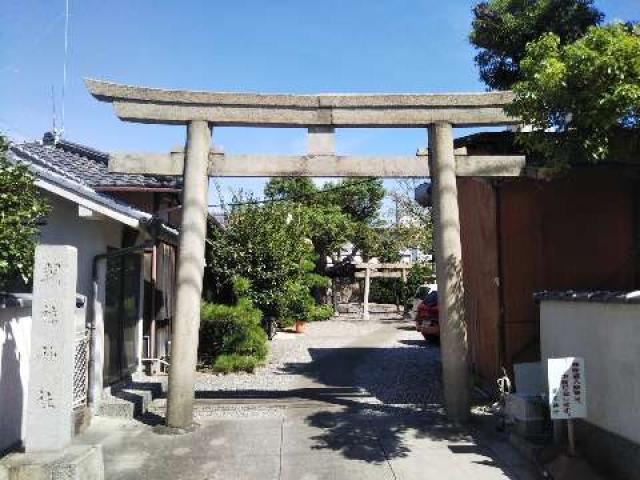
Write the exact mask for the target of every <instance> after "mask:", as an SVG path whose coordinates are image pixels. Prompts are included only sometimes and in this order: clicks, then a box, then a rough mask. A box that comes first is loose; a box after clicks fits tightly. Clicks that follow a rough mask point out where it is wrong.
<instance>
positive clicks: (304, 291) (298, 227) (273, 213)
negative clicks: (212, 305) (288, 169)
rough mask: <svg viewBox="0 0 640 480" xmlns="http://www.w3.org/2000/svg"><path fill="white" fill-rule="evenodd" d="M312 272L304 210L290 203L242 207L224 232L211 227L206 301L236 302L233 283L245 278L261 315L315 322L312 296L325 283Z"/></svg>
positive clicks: (307, 223) (233, 212) (312, 256)
mask: <svg viewBox="0 0 640 480" xmlns="http://www.w3.org/2000/svg"><path fill="white" fill-rule="evenodd" d="M314 267H315V252H314V248H313V244H312V243H311V241H310V239H309V220H308V217H307V215H306V213H305V211H304V209H301V208H299V207H298V206H296V205H294V204H291V203H288V202H275V203H267V204H264V205H256V204H248V205H243V206H239V207H237V208H235V209H234V210H232V211H231V212H230V213H229V220H228V224H227V227H226V229H225V230H220V229H219V228H216V227H213V226H212V227H211V228H210V232H209V235H208V248H207V266H206V269H205V298H206V299H207V300H210V301H211V300H213V301H217V302H220V301H223V302H226V303H232V302H233V301H234V299H233V298H232V296H233V292H234V283H236V282H235V280H236V279H237V278H238V277H243V278H245V279H247V280H248V281H249V282H250V284H249V285H250V287H249V288H248V289H247V292H246V295H247V297H248V298H249V299H250V300H251V301H252V302H253V304H255V305H256V306H257V307H258V308H259V309H260V310H261V311H262V312H263V313H265V314H267V315H275V316H277V317H278V318H280V319H282V320H285V321H287V320H295V319H301V320H312V319H317V318H318V317H319V316H320V315H319V313H318V312H317V311H316V306H315V302H314V301H313V297H312V296H311V291H312V289H313V288H315V287H318V286H321V285H326V279H324V278H323V277H320V276H319V275H316V274H314V273H313V271H314Z"/></svg>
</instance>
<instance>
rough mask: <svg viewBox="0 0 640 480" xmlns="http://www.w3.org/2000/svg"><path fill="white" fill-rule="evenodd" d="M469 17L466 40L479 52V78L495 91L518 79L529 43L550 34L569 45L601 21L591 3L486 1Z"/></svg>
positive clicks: (589, 0)
mask: <svg viewBox="0 0 640 480" xmlns="http://www.w3.org/2000/svg"><path fill="white" fill-rule="evenodd" d="M473 15H474V20H473V24H472V31H471V35H470V37H469V39H470V41H471V43H472V44H473V45H474V46H475V47H476V48H478V49H479V50H480V51H479V52H478V54H477V55H476V58H475V61H476V64H477V65H478V67H479V69H480V78H481V79H482V81H483V82H484V83H486V84H487V85H488V86H489V88H491V89H497V90H508V89H510V88H511V87H512V86H513V85H514V84H515V83H516V82H517V81H519V80H521V79H522V71H521V65H520V64H521V62H522V59H523V58H524V57H525V54H526V47H527V44H528V43H529V42H532V41H535V40H537V39H539V38H540V37H541V36H542V35H544V34H545V33H554V34H555V35H556V36H557V38H558V40H559V42H560V44H562V45H564V44H567V43H572V42H574V41H575V40H577V39H578V38H580V37H582V36H583V35H584V34H585V32H586V31H587V29H588V28H589V27H591V26H593V25H598V24H600V22H601V21H602V19H603V18H604V16H603V14H602V12H600V11H599V10H598V9H596V8H595V7H594V6H593V0H490V1H485V2H481V3H479V4H478V5H476V7H475V8H474V9H473Z"/></svg>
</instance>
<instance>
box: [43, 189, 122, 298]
mask: <svg viewBox="0 0 640 480" xmlns="http://www.w3.org/2000/svg"><path fill="white" fill-rule="evenodd" d="M47 197H48V200H49V203H50V205H51V213H50V214H49V216H48V218H47V224H46V225H44V226H43V227H42V228H41V230H40V239H39V241H40V243H43V244H49V245H71V246H73V247H76V248H77V249H78V286H77V292H78V293H80V294H81V295H86V296H87V297H89V298H91V293H92V288H93V286H92V278H91V277H92V268H93V258H94V257H95V256H96V255H99V254H101V253H106V252H107V247H113V248H120V244H121V241H122V228H123V227H122V224H121V223H118V222H116V221H114V220H111V219H107V218H105V219H103V220H88V219H85V218H81V217H79V216H78V205H77V204H76V203H73V202H70V201H68V200H65V199H63V198H60V197H58V196H54V195H47Z"/></svg>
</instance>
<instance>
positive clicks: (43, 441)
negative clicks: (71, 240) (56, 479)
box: [25, 245, 78, 452]
mask: <svg viewBox="0 0 640 480" xmlns="http://www.w3.org/2000/svg"><path fill="white" fill-rule="evenodd" d="M77 256H78V255H77V251H76V249H75V248H74V247H70V246H64V245H63V246H59V245H40V246H38V247H37V248H36V256H35V271H34V277H33V304H32V305H33V306H32V317H33V323H32V328H31V354H30V359H29V394H28V400H27V419H26V420H27V421H26V436H25V449H26V451H27V452H45V451H56V450H60V449H62V448H64V447H65V446H66V445H67V444H68V443H69V442H70V441H71V436H72V431H73V372H74V340H75V310H76V280H77Z"/></svg>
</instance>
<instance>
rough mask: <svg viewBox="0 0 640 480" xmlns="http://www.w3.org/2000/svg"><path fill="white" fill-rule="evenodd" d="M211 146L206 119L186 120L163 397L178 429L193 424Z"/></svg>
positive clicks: (173, 424) (168, 420)
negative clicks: (168, 358) (168, 362)
mask: <svg viewBox="0 0 640 480" xmlns="http://www.w3.org/2000/svg"><path fill="white" fill-rule="evenodd" d="M210 147H211V128H210V127H209V125H208V124H207V122H203V121H192V122H190V123H189V125H188V127H187V146H186V157H185V165H184V187H183V193H182V205H183V207H182V223H181V226H180V245H179V250H178V271H177V281H176V310H175V317H174V318H175V320H174V325H173V338H172V340H171V366H170V367H169V394H168V402H167V424H168V425H169V426H170V427H174V428H181V429H184V428H189V427H191V426H192V424H193V400H194V374H195V368H196V361H197V356H198V329H199V327H200V299H201V295H202V275H203V273H204V246H205V237H206V233H207V212H208V206H207V205H208V191H209V177H208V176H207V169H208V166H209V149H210Z"/></svg>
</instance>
